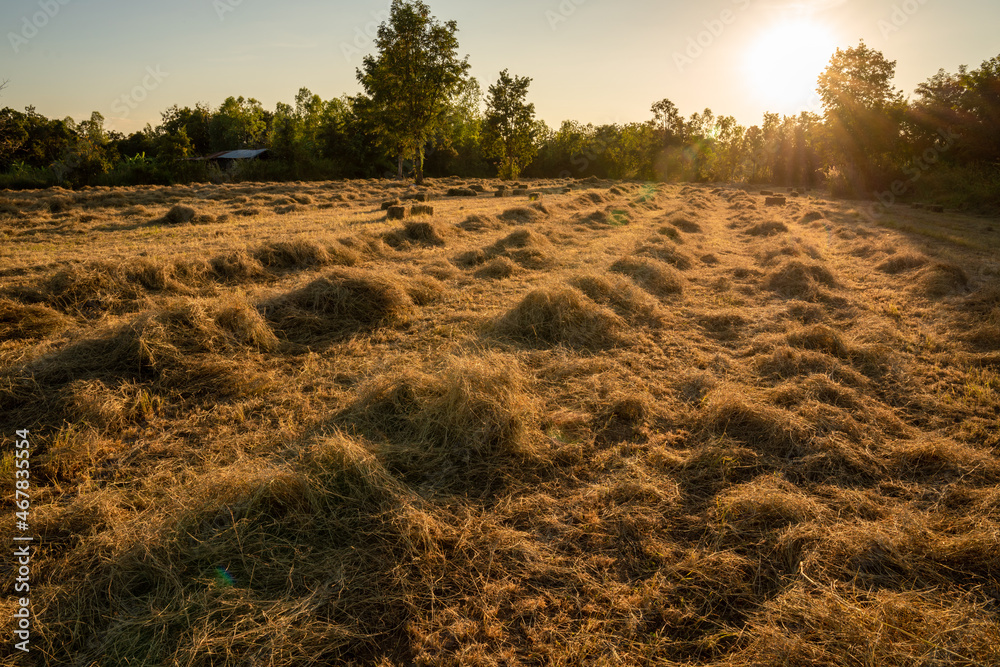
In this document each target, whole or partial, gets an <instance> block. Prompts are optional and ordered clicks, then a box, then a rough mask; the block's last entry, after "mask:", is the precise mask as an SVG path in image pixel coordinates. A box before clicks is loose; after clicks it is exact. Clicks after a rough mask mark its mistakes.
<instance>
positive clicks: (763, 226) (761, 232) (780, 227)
mask: <svg viewBox="0 0 1000 667" xmlns="http://www.w3.org/2000/svg"><path fill="white" fill-rule="evenodd" d="M787 232H788V225H786V224H785V223H783V222H780V221H778V220H767V221H765V222H761V223H758V224H756V225H754V226H753V227H749V228H747V229H745V230H743V233H744V234H747V235H749V236H774V235H776V234H785V233H787Z"/></svg>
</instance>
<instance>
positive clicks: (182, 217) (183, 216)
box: [163, 204, 198, 225]
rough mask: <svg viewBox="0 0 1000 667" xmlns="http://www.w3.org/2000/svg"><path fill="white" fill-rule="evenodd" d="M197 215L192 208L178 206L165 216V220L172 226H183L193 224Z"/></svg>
mask: <svg viewBox="0 0 1000 667" xmlns="http://www.w3.org/2000/svg"><path fill="white" fill-rule="evenodd" d="M196 215H198V212H197V211H195V210H194V209H193V208H191V207H190V206H184V205H182V204H176V205H174V206H173V207H171V209H170V210H169V211H167V213H166V215H164V216H163V220H164V222H167V223H170V224H171V225H181V224H184V223H186V222H191V221H192V220H194V219H195V216H196Z"/></svg>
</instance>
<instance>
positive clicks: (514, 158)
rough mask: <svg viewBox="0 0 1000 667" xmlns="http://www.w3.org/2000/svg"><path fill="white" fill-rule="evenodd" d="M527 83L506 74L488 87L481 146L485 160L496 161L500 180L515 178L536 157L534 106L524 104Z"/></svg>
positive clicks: (518, 77) (501, 73) (521, 77)
mask: <svg viewBox="0 0 1000 667" xmlns="http://www.w3.org/2000/svg"><path fill="white" fill-rule="evenodd" d="M530 84H531V79H530V78H529V77H526V76H514V77H511V76H510V73H509V72H508V71H507V70H504V71H502V72H500V78H499V79H498V80H497V82H496V83H495V84H493V85H492V86H490V87H489V91H488V93H487V98H486V117H485V120H484V122H483V133H482V145H483V153H484V155H486V157H491V158H496V159H497V160H498V164H497V171H498V175H499V177H500V178H503V179H512V178H517V177H518V175H519V174H520V173H521V171H523V170H524V168H525V167H526V166H528V164H529V163H530V162H531V160H532V159H533V158H534V157H535V155H536V154H537V153H538V149H537V147H536V145H535V133H536V128H535V105H534V104H531V103H528V102H526V101H525V100H526V98H527V96H528V86H529V85H530Z"/></svg>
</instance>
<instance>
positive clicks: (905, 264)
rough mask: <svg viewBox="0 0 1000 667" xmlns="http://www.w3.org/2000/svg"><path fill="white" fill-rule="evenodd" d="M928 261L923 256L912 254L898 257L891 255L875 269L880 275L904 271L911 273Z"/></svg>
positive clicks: (903, 254)
mask: <svg viewBox="0 0 1000 667" xmlns="http://www.w3.org/2000/svg"><path fill="white" fill-rule="evenodd" d="M927 262H928V259H927V258H926V257H925V256H923V255H918V254H917V253H913V252H906V253H902V254H899V255H893V256H892V257H889V258H888V259H886V260H885V261H884V262H882V263H881V264H879V265H878V266H877V267H875V268H877V269H878V270H879V271H881V272H882V273H891V274H896V273H903V272H905V271H912V270H913V269H919V268H920V267H922V266H924V265H925V264H927Z"/></svg>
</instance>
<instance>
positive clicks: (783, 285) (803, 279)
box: [764, 260, 839, 301]
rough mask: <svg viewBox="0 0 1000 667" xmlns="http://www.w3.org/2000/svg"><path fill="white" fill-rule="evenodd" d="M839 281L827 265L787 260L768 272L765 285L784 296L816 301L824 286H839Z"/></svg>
mask: <svg viewBox="0 0 1000 667" xmlns="http://www.w3.org/2000/svg"><path fill="white" fill-rule="evenodd" d="M838 285H839V283H838V282H837V279H836V278H834V276H833V274H832V273H831V272H830V270H829V269H827V268H826V267H825V266H822V265H820V264H812V263H807V262H802V261H799V260H791V261H788V262H785V263H784V264H783V265H781V266H780V267H779V268H777V269H775V270H774V271H772V272H771V273H770V274H768V276H767V278H766V279H765V280H764V287H765V288H766V289H769V290H771V291H772V292H776V293H778V294H780V295H781V296H783V297H786V298H791V299H799V300H802V301H815V300H816V299H817V298H819V297H820V296H821V294H822V291H821V290H822V287H837V286H838Z"/></svg>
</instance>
